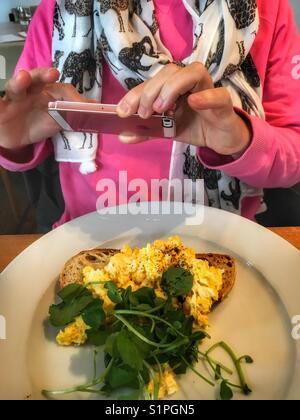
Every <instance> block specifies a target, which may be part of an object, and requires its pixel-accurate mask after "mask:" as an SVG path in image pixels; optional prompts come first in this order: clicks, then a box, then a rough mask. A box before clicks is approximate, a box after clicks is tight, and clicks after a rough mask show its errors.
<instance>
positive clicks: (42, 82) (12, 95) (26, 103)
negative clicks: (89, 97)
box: [0, 68, 84, 150]
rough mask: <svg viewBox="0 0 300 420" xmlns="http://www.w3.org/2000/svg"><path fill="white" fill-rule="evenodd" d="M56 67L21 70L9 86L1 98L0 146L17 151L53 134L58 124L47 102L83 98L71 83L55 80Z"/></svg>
mask: <svg viewBox="0 0 300 420" xmlns="http://www.w3.org/2000/svg"><path fill="white" fill-rule="evenodd" d="M58 79H59V72H58V71H57V70H56V69H54V68H47V69H44V68H39V69H34V70H32V71H29V72H28V71H25V70H21V71H19V72H18V73H17V74H16V75H15V77H14V78H12V79H10V80H9V81H8V82H7V85H6V94H5V96H4V98H0V147H2V148H4V149H6V150H18V149H22V148H23V147H25V146H27V145H29V144H32V143H36V142H38V141H40V140H42V139H45V138H48V137H52V136H53V135H55V134H57V133H58V132H59V131H60V127H59V125H58V124H57V123H56V122H55V121H54V120H53V119H52V118H51V117H50V116H49V115H48V103H49V102H51V101H55V100H69V101H84V98H83V97H82V96H81V95H80V94H79V93H78V92H77V91H76V89H75V88H74V87H73V86H72V85H69V84H61V83H56V82H57V80H58Z"/></svg>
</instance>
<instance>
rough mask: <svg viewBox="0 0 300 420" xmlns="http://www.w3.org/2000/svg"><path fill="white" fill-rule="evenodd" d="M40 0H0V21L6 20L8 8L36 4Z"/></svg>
mask: <svg viewBox="0 0 300 420" xmlns="http://www.w3.org/2000/svg"><path fill="white" fill-rule="evenodd" d="M39 3H40V0H0V23H3V22H8V14H9V13H10V9H12V8H13V7H18V6H24V7H28V6H36V5H37V4H39Z"/></svg>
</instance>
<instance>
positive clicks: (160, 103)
mask: <svg viewBox="0 0 300 420" xmlns="http://www.w3.org/2000/svg"><path fill="white" fill-rule="evenodd" d="M164 105H165V101H164V100H163V99H162V98H157V99H156V101H155V102H154V104H153V108H155V109H156V110H157V111H160V110H161V109H163V107H164Z"/></svg>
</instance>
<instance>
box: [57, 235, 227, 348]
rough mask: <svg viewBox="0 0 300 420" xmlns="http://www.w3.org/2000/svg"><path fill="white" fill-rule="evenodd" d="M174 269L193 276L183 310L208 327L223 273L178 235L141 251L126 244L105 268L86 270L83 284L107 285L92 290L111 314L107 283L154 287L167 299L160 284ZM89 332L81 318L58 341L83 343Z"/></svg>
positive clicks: (121, 286)
mask: <svg viewBox="0 0 300 420" xmlns="http://www.w3.org/2000/svg"><path fill="white" fill-rule="evenodd" d="M171 266H178V267H182V268H184V269H186V270H188V271H190V272H191V274H192V275H193V287H192V290H191V291H190V293H189V294H188V295H187V296H186V298H185V301H184V304H183V310H184V312H185V314H186V315H192V316H193V317H194V320H195V326H196V327H206V326H207V325H208V318H207V315H208V313H209V311H210V309H211V306H212V304H213V302H214V301H216V300H218V294H219V290H220V289H221V287H222V272H221V270H219V269H217V268H215V267H210V266H209V264H208V262H207V261H205V260H199V259H197V258H196V253H195V251H194V250H193V249H191V248H188V247H185V246H184V245H183V244H182V242H181V239H180V238H179V237H178V236H172V237H170V238H168V239H167V240H165V241H164V240H157V241H154V242H153V243H152V244H147V246H146V247H144V248H140V249H139V248H130V247H129V246H128V245H126V246H124V248H123V249H122V250H121V251H120V252H119V253H118V254H115V255H114V256H112V257H111V258H110V260H109V262H108V264H107V265H106V266H105V267H103V268H102V269H97V270H95V269H93V268H92V267H85V268H84V269H83V283H84V284H89V283H94V282H103V284H90V285H89V286H88V287H89V289H90V290H91V291H92V292H93V294H94V295H95V296H98V297H100V298H101V299H102V300H103V302H104V304H103V308H104V310H105V311H109V310H111V309H113V308H114V303H113V302H111V300H110V299H109V298H108V296H107V289H105V287H104V283H105V282H106V281H113V282H114V283H115V284H116V285H117V286H118V287H120V288H127V287H128V286H131V288H132V290H133V291H135V290H137V289H139V288H141V287H152V288H153V289H154V291H155V293H156V295H157V296H158V297H160V298H166V294H165V292H164V291H163V290H162V288H161V286H160V282H161V277H162V274H163V273H164V271H166V270H167V269H168V268H169V267H171ZM175 303H176V302H175ZM86 329H87V326H86V325H85V324H84V322H83V320H82V319H81V317H79V318H77V319H76V320H75V322H74V323H72V324H70V325H69V326H67V327H66V328H65V329H64V330H63V331H61V332H60V333H59V335H58V337H57V341H58V343H59V344H62V345H71V344H77V345H79V344H83V343H84V341H85V340H86Z"/></svg>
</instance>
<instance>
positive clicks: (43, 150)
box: [0, 140, 53, 172]
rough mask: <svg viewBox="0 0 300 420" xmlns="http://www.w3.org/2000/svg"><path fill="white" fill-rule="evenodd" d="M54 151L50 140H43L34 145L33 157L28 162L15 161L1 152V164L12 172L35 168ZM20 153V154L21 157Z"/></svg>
mask: <svg viewBox="0 0 300 420" xmlns="http://www.w3.org/2000/svg"><path fill="white" fill-rule="evenodd" d="M52 152H53V147H52V143H51V142H50V141H49V140H46V141H42V142H40V143H37V144H34V145H33V146H32V153H31V156H32V157H31V159H30V160H28V161H27V162H20V160H19V159H18V161H13V160H11V159H8V158H6V157H4V156H3V155H1V154H0V166H2V167H3V168H5V169H7V170H9V171H11V172H24V171H28V170H30V169H33V168H35V167H36V166H37V165H39V164H40V163H41V162H42V161H43V160H45V159H46V158H47V157H48V156H49V155H50V154H51V153H52ZM19 156H20V155H18V157H19Z"/></svg>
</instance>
